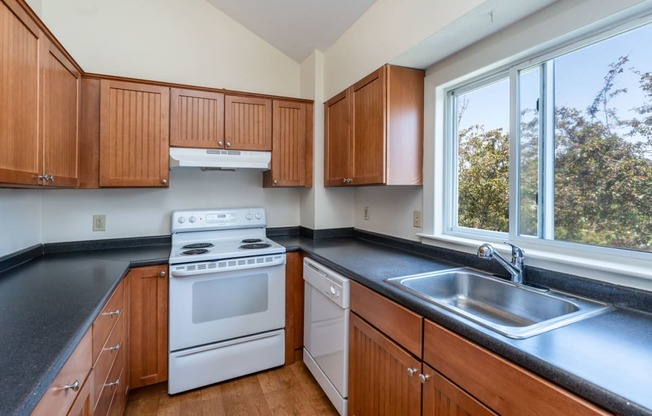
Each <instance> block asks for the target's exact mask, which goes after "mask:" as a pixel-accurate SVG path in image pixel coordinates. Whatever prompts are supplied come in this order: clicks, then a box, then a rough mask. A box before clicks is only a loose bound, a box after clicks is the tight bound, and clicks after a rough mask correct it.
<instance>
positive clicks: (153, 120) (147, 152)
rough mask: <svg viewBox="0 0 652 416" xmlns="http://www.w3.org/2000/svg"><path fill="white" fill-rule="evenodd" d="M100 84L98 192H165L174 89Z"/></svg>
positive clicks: (107, 81) (124, 84) (103, 81)
mask: <svg viewBox="0 0 652 416" xmlns="http://www.w3.org/2000/svg"><path fill="white" fill-rule="evenodd" d="M100 84H101V86H100V88H101V93H100V186H134V187H138V186H161V187H167V186H168V175H169V172H168V171H169V114H170V112H169V109H170V89H169V88H167V87H160V86H156V85H147V84H137V83H130V82H122V81H114V80H106V79H103V80H101V82H100Z"/></svg>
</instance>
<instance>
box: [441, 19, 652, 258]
mask: <svg viewBox="0 0 652 416" xmlns="http://www.w3.org/2000/svg"><path fill="white" fill-rule="evenodd" d="M651 43H652V24H648V25H645V26H642V27H638V28H636V29H632V30H630V31H628V32H625V33H621V34H618V35H615V36H612V37H610V38H607V39H602V40H600V41H598V42H595V43H592V44H587V43H585V44H584V45H582V46H581V47H579V48H575V49H574V50H572V51H564V52H563V53H562V52H558V53H556V54H550V55H548V56H546V57H544V58H542V59H538V60H530V61H528V62H527V63H526V64H519V65H517V66H514V67H512V68H510V69H509V70H508V71H503V72H500V73H495V74H491V75H490V76H485V77H481V78H479V79H476V80H475V81H473V82H472V83H468V84H465V85H459V86H456V87H454V88H452V89H449V90H448V93H447V116H446V120H447V123H448V128H447V132H448V133H447V135H448V137H447V142H446V143H447V147H446V148H447V153H448V156H447V158H446V160H447V161H448V166H447V169H446V174H447V175H448V179H447V183H450V184H452V186H451V191H450V192H449V194H448V196H447V202H446V206H447V211H446V218H445V224H446V226H445V229H446V231H445V232H446V233H448V234H453V235H461V236H472V237H478V236H493V237H496V238H509V239H510V240H525V239H527V240H528V241H530V242H536V241H538V242H540V243H544V242H545V243H553V242H554V244H581V245H585V246H586V245H588V246H598V247H606V248H618V249H627V250H634V251H642V252H652V55H651V54H649V52H648V49H649V48H648V47H647V45H650V44H651Z"/></svg>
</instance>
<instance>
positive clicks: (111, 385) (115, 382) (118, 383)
mask: <svg viewBox="0 0 652 416" xmlns="http://www.w3.org/2000/svg"><path fill="white" fill-rule="evenodd" d="M119 385H120V379H117V380H116V381H114V382H113V383H106V384H105V385H104V387H114V386H119Z"/></svg>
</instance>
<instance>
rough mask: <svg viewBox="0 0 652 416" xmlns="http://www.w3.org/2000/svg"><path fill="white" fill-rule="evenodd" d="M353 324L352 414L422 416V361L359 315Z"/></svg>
mask: <svg viewBox="0 0 652 416" xmlns="http://www.w3.org/2000/svg"><path fill="white" fill-rule="evenodd" d="M349 325H350V339H349V342H350V344H349V415H355V416H365V415H369V416H371V415H388V416H389V415H403V416H419V415H420V414H421V382H420V381H419V377H418V375H419V374H421V362H420V361H419V360H417V359H415V358H414V357H413V356H412V355H410V354H409V353H408V352H407V351H405V350H404V349H403V348H401V347H400V346H398V344H396V343H394V342H393V341H392V340H390V339H389V338H387V337H386V336H384V335H383V334H381V333H380V332H379V331H377V330H376V329H374V328H373V327H372V326H371V325H369V324H368V323H366V322H365V321H364V320H362V319H361V318H360V317H358V316H357V315H356V314H355V313H352V314H351V317H350V322H349Z"/></svg>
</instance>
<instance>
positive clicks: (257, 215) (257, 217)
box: [256, 212, 263, 220]
mask: <svg viewBox="0 0 652 416" xmlns="http://www.w3.org/2000/svg"><path fill="white" fill-rule="evenodd" d="M262 217H263V216H262V215H260V212H257V213H256V219H257V220H259V219H261V218H262Z"/></svg>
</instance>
